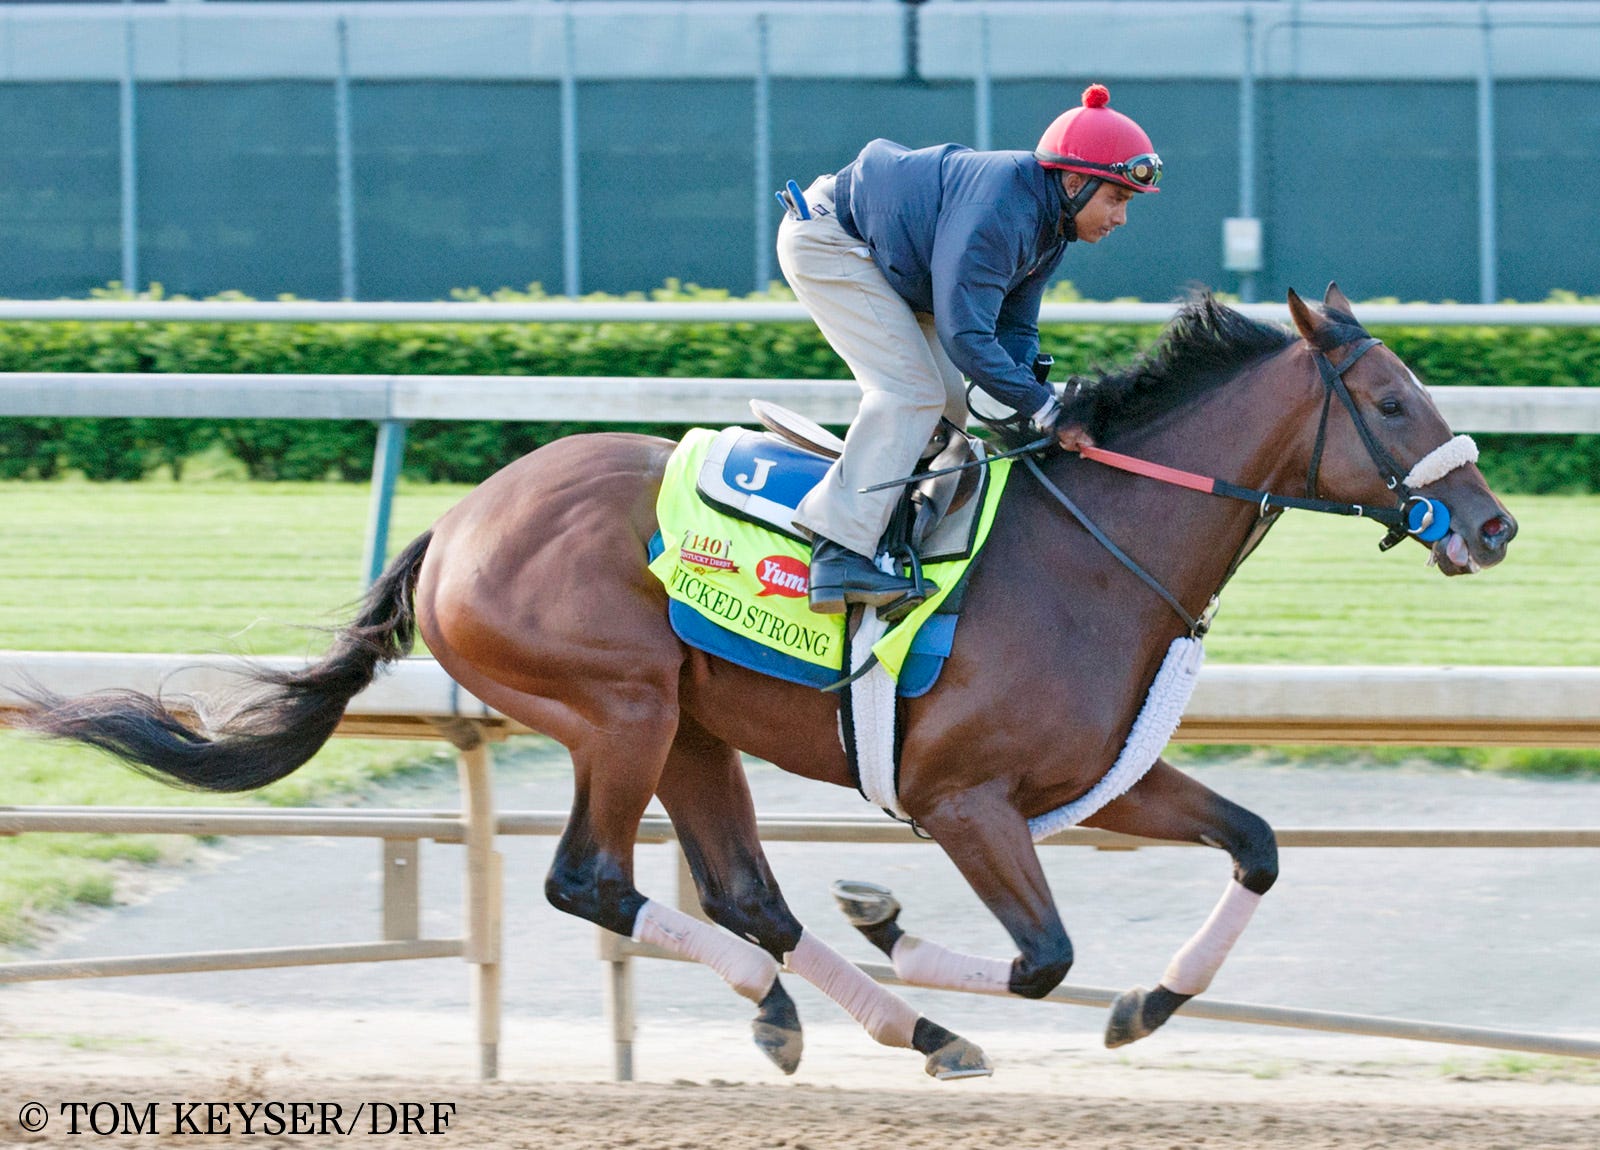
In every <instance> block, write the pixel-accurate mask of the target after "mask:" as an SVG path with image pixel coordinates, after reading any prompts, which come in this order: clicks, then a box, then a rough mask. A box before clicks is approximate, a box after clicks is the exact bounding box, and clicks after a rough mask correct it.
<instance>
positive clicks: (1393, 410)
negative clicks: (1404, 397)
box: [1378, 399, 1402, 416]
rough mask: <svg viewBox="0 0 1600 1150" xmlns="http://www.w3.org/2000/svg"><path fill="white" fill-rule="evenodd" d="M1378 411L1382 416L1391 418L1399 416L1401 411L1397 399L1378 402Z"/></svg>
mask: <svg viewBox="0 0 1600 1150" xmlns="http://www.w3.org/2000/svg"><path fill="white" fill-rule="evenodd" d="M1378 410H1379V411H1381V412H1382V413H1383V414H1384V415H1390V416H1393V415H1399V414H1400V412H1401V410H1402V409H1401V407H1400V401H1399V400H1398V399H1384V400H1380V401H1379V402H1378Z"/></svg>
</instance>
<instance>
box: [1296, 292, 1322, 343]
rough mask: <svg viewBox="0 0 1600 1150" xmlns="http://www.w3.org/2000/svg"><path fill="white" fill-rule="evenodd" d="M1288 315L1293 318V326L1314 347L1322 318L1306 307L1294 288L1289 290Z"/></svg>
mask: <svg viewBox="0 0 1600 1150" xmlns="http://www.w3.org/2000/svg"><path fill="white" fill-rule="evenodd" d="M1289 314H1290V315H1291V316H1293V317H1294V326H1295V327H1297V328H1299V329H1300V334H1301V335H1302V336H1304V337H1305V340H1306V342H1307V343H1309V344H1313V345H1314V344H1315V343H1316V342H1317V329H1318V328H1319V327H1321V326H1322V317H1321V316H1319V315H1317V314H1316V313H1315V312H1313V311H1312V310H1311V308H1310V307H1309V306H1307V304H1306V301H1305V300H1303V299H1301V298H1300V297H1299V295H1297V294H1296V293H1295V290H1294V288H1290V289H1289Z"/></svg>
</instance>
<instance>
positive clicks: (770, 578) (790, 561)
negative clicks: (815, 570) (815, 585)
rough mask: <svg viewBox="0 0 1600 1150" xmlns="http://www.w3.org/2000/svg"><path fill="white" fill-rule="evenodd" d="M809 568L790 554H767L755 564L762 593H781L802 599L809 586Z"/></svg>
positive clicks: (791, 597) (788, 596)
mask: <svg viewBox="0 0 1600 1150" xmlns="http://www.w3.org/2000/svg"><path fill="white" fill-rule="evenodd" d="M810 574H811V572H810V569H809V568H808V567H807V566H806V565H805V564H804V563H802V562H800V560H798V559H796V558H794V557H793V556H792V555H768V556H767V557H766V558H765V559H763V560H761V562H759V563H757V564H756V578H757V579H759V580H761V587H762V590H761V594H762V595H783V596H785V597H786V598H789V599H803V598H805V594H806V591H807V589H808V588H809V586H810V583H809V576H810Z"/></svg>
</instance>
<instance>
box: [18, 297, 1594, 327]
mask: <svg viewBox="0 0 1600 1150" xmlns="http://www.w3.org/2000/svg"><path fill="white" fill-rule="evenodd" d="M1178 306H1179V305H1177V304H1175V303H1046V304H1045V305H1044V306H1043V307H1042V308H1041V309H1040V312H1039V322H1040V323H1047V324H1050V323H1083V324H1162V323H1166V322H1167V320H1169V319H1171V318H1172V316H1173V314H1174V313H1175V312H1176V311H1177V308H1178ZM1230 306H1232V307H1237V308H1238V310H1240V311H1242V312H1244V313H1245V314H1246V315H1249V316H1251V317H1253V318H1256V319H1265V320H1276V321H1279V322H1285V323H1286V322H1288V320H1289V309H1288V306H1287V305H1285V304H1278V303H1258V304H1231V305H1230ZM1357 310H1358V311H1359V312H1360V313H1361V321H1362V322H1363V323H1365V324H1367V325H1368V326H1370V327H1405V326H1416V327H1596V326H1600V304H1547V303H1537V304H1458V303H1406V304H1375V303H1368V304H1359V305H1357ZM8 320H87V321H91V322H127V321H139V322H149V323H805V324H809V323H810V322H811V317H810V315H808V314H807V312H806V310H805V308H804V307H802V306H801V305H800V304H798V303H789V302H774V301H765V300H729V301H726V302H723V301H695V302H687V303H658V302H653V301H628V300H566V299H558V300H539V301H529V302H524V303H494V302H487V301H485V302H477V301H456V302H438V303H382V302H372V303H366V302H343V301H319V300H276V301H248V302H247V301H240V302H229V301H221V300H160V301H155V300H0V321H8Z"/></svg>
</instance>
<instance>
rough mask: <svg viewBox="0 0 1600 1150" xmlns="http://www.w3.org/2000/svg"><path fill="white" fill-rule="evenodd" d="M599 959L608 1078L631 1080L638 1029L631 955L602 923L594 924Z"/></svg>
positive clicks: (619, 937)
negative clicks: (607, 1032) (608, 1034)
mask: <svg viewBox="0 0 1600 1150" xmlns="http://www.w3.org/2000/svg"><path fill="white" fill-rule="evenodd" d="M595 931H596V937H597V940H598V946H599V952H600V959H601V961H602V962H604V963H605V964H606V973H605V1011H606V1022H607V1023H608V1024H609V1029H610V1030H611V1079H612V1081H613V1082H632V1081H633V1039H634V1035H635V1033H636V1032H637V1030H638V1024H637V1015H636V1014H635V1011H634V1002H633V956H632V955H630V954H629V953H628V952H627V949H626V947H627V940H626V939H624V938H623V937H622V936H621V935H620V934H612V933H611V932H610V931H609V930H607V929H606V928H605V927H603V926H597V927H595Z"/></svg>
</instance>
